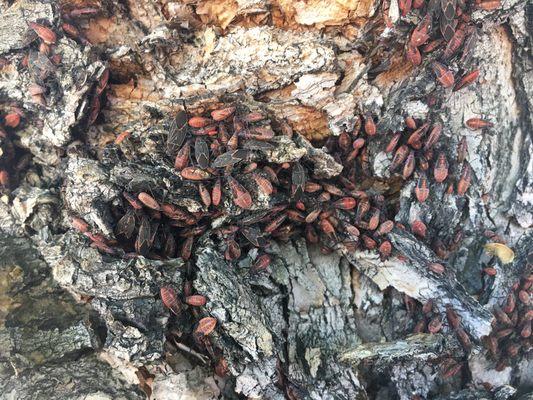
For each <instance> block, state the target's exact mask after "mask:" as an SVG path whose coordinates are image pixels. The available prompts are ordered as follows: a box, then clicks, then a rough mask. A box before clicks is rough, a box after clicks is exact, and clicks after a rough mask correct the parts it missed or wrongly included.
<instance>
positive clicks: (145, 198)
mask: <svg viewBox="0 0 533 400" xmlns="http://www.w3.org/2000/svg"><path fill="white" fill-rule="evenodd" d="M137 198H138V199H139V201H140V202H141V203H143V204H144V205H145V206H146V207H148V208H151V209H152V210H158V211H159V210H161V206H160V205H159V203H158V202H157V201H156V200H155V199H154V198H153V197H152V196H150V195H149V194H148V193H146V192H141V193H139V194H138V195H137Z"/></svg>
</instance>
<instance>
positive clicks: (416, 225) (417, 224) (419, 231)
mask: <svg viewBox="0 0 533 400" xmlns="http://www.w3.org/2000/svg"><path fill="white" fill-rule="evenodd" d="M411 230H412V231H413V233H414V234H415V235H417V236H419V237H421V238H425V237H426V232H427V227H426V224H424V223H423V222H422V221H420V220H415V221H413V222H412V223H411Z"/></svg>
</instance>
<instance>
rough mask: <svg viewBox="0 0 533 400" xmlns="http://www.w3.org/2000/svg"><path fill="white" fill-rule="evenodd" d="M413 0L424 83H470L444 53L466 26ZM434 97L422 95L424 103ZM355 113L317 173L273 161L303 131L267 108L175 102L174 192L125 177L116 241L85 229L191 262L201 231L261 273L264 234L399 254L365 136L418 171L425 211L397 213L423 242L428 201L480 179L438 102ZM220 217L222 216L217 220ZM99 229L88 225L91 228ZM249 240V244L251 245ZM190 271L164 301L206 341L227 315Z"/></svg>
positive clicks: (308, 165) (171, 133) (146, 253)
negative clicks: (394, 117)
mask: <svg viewBox="0 0 533 400" xmlns="http://www.w3.org/2000/svg"><path fill="white" fill-rule="evenodd" d="M409 3H410V2H403V3H402V14H403V15H404V16H407V15H408V14H410V13H411V14H412V13H424V14H422V15H420V17H421V18H420V20H419V24H418V26H417V28H416V34H415V33H413V34H412V36H411V39H410V43H409V48H410V50H411V51H413V53H414V55H412V57H411V59H412V62H413V64H415V65H417V66H418V67H419V69H422V68H426V69H427V70H431V69H433V68H434V69H435V73H436V77H437V81H436V82H435V83H434V82H433V81H432V82H431V84H432V85H433V86H434V87H435V89H434V90H435V91H436V92H435V93H436V94H433V96H434V97H436V96H437V94H438V93H441V92H444V91H445V90H447V92H448V93H450V92H451V90H452V88H454V89H456V90H459V89H461V88H463V87H465V85H467V84H472V83H473V82H474V81H475V79H474V78H473V76H468V75H467V73H466V72H465V71H462V70H461V69H460V68H458V67H457V66H456V65H455V64H453V63H452V61H450V60H456V58H457V57H459V56H460V55H461V54H462V53H461V51H462V50H461V45H463V44H464V43H465V42H466V40H467V38H466V37H464V36H466V34H464V32H463V33H457V32H462V31H456V32H455V33H450V32H449V30H450V29H455V25H454V24H448V25H447V26H445V27H444V28H442V27H441V31H442V34H443V35H442V36H443V37H442V38H441V37H440V36H439V35H440V34H439V33H438V28H439V27H438V24H437V25H436V26H431V25H432V24H433V22H432V21H430V20H431V18H430V17H428V16H427V14H425V13H426V11H427V10H426V8H425V5H421V4H417V6H415V5H414V4H413V5H410V4H409ZM417 10H420V11H417ZM454 13H455V10H454ZM451 18H452V19H453V18H454V17H453V16H452V17H451ZM450 27H451V28H450ZM436 32H437V33H436ZM465 32H466V31H465ZM438 41H441V42H440V43H439V42H438ZM435 43H436V44H435ZM450 43H453V45H451V44H450ZM430 45H431V46H436V47H435V48H434V49H432V52H433V53H432V54H429V53H425V51H424V49H426V50H429V46H430ZM439 45H440V46H441V47H440V48H439V47H438V46H439ZM426 46H428V47H427V48H426ZM442 50H445V51H446V59H442V58H440V54H441V53H442ZM455 71H462V72H460V73H461V75H462V76H466V77H467V78H465V79H461V80H460V81H459V83H458V84H457V85H456V84H455V80H454V74H455ZM461 75H458V76H461ZM474 75H475V74H474ZM107 79H108V78H107ZM103 80H104V81H105V80H106V79H104V78H103ZM100 86H103V87H105V84H102V85H97V88H96V92H95V93H97V94H98V92H99V91H100ZM435 101H437V100H432V99H429V98H428V103H431V105H430V106H429V107H430V108H431V107H434V105H435V103H434V102H435ZM93 106H94V107H92V109H97V108H99V106H98V102H97V101H96V100H95V101H94V104H93ZM437 107H438V103H437ZM437 107H435V108H437ZM91 115H92V116H91V118H90V121H91V122H96V118H98V112H96V111H95V114H94V115H95V116H94V115H93V112H91ZM358 117H359V120H360V127H357V128H356V129H355V130H353V131H345V132H341V134H340V135H339V136H338V137H334V136H330V137H328V138H326V139H324V140H323V141H321V142H320V143H319V144H317V147H323V148H325V149H326V152H327V153H328V155H330V156H331V157H332V159H334V160H335V161H336V162H337V163H338V164H340V165H342V166H343V170H342V172H341V173H340V174H339V176H333V177H328V178H323V177H319V176H317V174H316V171H315V170H314V169H315V167H316V166H315V165H314V163H313V160H312V158H311V157H309V156H308V155H307V154H304V155H302V156H299V157H292V158H287V159H284V160H282V161H274V158H273V157H271V156H269V155H270V154H271V153H272V152H274V151H276V150H278V149H279V143H280V141H281V137H283V138H289V139H290V138H293V137H297V135H298V134H297V133H294V132H290V133H287V130H286V129H285V130H283V129H281V128H279V126H277V123H276V121H273V122H271V121H270V120H269V116H268V115H267V114H266V113H265V112H263V111H258V110H257V109H249V108H248V107H247V106H245V105H243V104H239V103H237V102H231V103H226V104H217V106H216V107H215V108H210V107H209V106H207V107H206V109H202V110H200V111H195V110H193V111H190V110H189V111H187V112H178V113H177V114H174V115H172V119H173V124H172V126H171V127H170V128H169V129H168V132H167V137H166V139H167V140H166V143H164V144H163V143H161V142H157V141H156V142H155V143H156V144H155V145H154V151H156V152H161V153H165V156H164V157H165V159H164V163H162V165H160V166H161V167H162V168H164V169H166V170H171V171H173V174H174V175H173V178H175V181H173V184H174V182H175V189H176V191H175V192H174V193H173V192H172V190H169V187H168V186H164V184H162V183H161V182H150V184H143V185H137V186H136V187H135V186H133V185H132V186H130V187H127V188H125V189H128V190H129V192H130V195H126V194H124V195H123V196H122V198H121V199H118V201H116V202H115V203H114V204H113V206H112V207H113V209H112V214H113V218H114V220H115V221H114V222H115V227H116V229H115V236H116V242H113V240H114V239H115V238H99V237H94V236H92V237H90V238H89V239H90V240H92V242H93V244H94V245H95V246H97V247H98V248H99V249H100V250H101V251H102V252H105V253H109V254H111V253H112V254H114V255H115V256H118V257H121V256H122V257H140V256H143V257H149V258H153V259H157V260H161V259H162V260H164V259H168V258H175V257H181V258H182V259H183V260H184V261H186V263H187V268H189V269H191V270H194V264H195V261H196V260H195V258H196V249H197V247H198V246H199V243H200V242H201V240H202V239H203V237H204V235H209V236H210V238H213V240H214V243H215V245H216V246H218V248H219V249H220V250H221V252H222V254H224V258H225V259H226V260H228V265H230V266H231V268H237V266H239V267H240V265H239V263H240V262H241V261H243V258H247V257H249V258H250V259H251V261H252V262H250V263H248V264H246V263H243V264H242V265H244V269H248V270H247V271H246V272H247V273H249V274H250V275H252V276H253V275H259V274H261V276H262V275H267V274H268V273H269V271H271V270H272V268H274V266H275V265H276V263H275V258H274V256H273V255H272V254H271V253H270V252H271V248H270V247H269V243H270V242H271V241H273V240H276V241H285V240H289V239H292V238H296V237H302V236H303V237H305V238H306V239H307V241H308V242H309V243H312V244H319V246H320V248H321V251H322V252H323V253H328V252H331V251H333V250H335V249H336V248H339V247H342V248H345V249H349V251H355V250H359V249H360V250H370V251H377V252H379V255H380V258H381V259H382V260H383V261H386V260H387V259H388V258H389V257H391V256H392V255H395V254H396V253H395V252H396V250H395V249H394V246H393V243H395V242H394V241H393V240H392V239H389V237H388V235H389V233H391V232H392V230H393V229H395V228H394V226H395V225H394V222H393V221H394V220H395V211H396V210H395V209H394V206H391V204H390V203H389V198H388V194H387V193H385V191H379V190H376V188H375V186H372V185H371V184H366V182H367V181H369V180H372V179H375V177H374V176H373V172H374V171H373V168H374V165H373V162H374V161H375V160H374V159H373V155H374V154H375V151H374V149H373V148H372V146H380V147H381V149H382V150H383V148H384V149H385V150H386V152H387V153H388V155H389V160H390V167H389V171H387V172H388V173H389V174H390V176H391V180H393V179H398V180H399V181H402V183H401V184H400V185H407V184H409V183H415V182H416V186H415V188H414V191H413V193H414V196H416V200H417V201H418V202H419V203H420V207H421V210H422V211H421V215H419V216H417V217H416V219H415V220H414V221H410V222H412V223H407V222H404V223H405V226H407V228H406V229H408V230H409V229H410V230H411V231H412V232H413V233H414V234H415V235H416V236H417V237H418V238H419V240H420V241H423V242H428V241H429V240H431V238H432V237H433V235H434V232H433V231H432V229H433V228H432V226H431V219H430V218H429V216H427V215H424V211H425V210H427V209H429V208H430V207H432V204H433V202H434V200H435V199H438V196H440V193H439V191H440V190H441V188H442V190H445V189H446V188H449V187H450V186H451V187H452V188H453V187H454V185H453V184H454V183H457V193H458V194H459V195H460V196H466V195H467V193H468V190H469V187H470V184H471V182H472V179H475V177H474V176H473V171H472V170H471V169H470V168H469V164H466V163H467V161H466V159H467V155H466V151H464V150H461V155H460V156H459V155H458V156H457V158H460V159H461V164H462V165H464V167H463V168H462V171H464V172H462V173H461V174H460V175H459V174H458V172H457V166H456V165H455V158H454V157H453V154H452V155H451V154H449V153H448V152H447V149H446V147H445V145H443V144H442V143H441V138H442V137H445V138H446V139H445V141H446V140H448V137H449V136H450V135H452V134H453V133H450V132H448V131H447V127H446V126H444V124H442V123H441V122H440V121H442V119H440V118H439V117H438V115H437V112H436V111H435V112H433V111H432V112H431V113H429V114H428V116H427V118H420V117H419V116H411V115H402V116H401V118H402V120H403V121H404V123H402V122H401V121H400V122H399V123H398V126H397V127H395V129H394V131H388V130H386V129H383V128H382V126H383V124H382V123H381V121H380V112H379V111H378V110H362V111H361V115H360V116H358ZM123 140H124V141H123ZM138 142H139V136H138V135H137V134H136V133H134V132H133V133H132V134H131V135H128V136H127V137H126V138H123V137H121V140H119V141H118V142H115V143H114V146H116V148H115V147H114V148H113V151H117V152H118V154H119V156H120V146H121V145H122V144H124V143H127V144H132V146H133V147H135V146H137V145H138ZM383 142H385V143H383ZM285 143H291V142H285ZM385 145H386V147H385ZM386 179H388V178H386ZM362 182H365V184H363V183H362ZM447 193H448V194H451V193H450V191H448V192H447ZM132 198H133V200H132ZM183 199H185V200H186V201H182V200H183ZM192 203H194V206H191V204H192ZM215 220H217V225H215V224H213V221H215ZM218 221H221V222H218ZM95 228H96V227H88V228H87V229H88V232H91V229H95ZM84 229H85V228H84ZM436 247H437V248H439V247H440V246H439V245H436ZM445 250H446V249H444V250H443V251H442V252H441V253H440V254H442V253H445ZM251 251H253V253H252V254H253V255H252V256H249V254H250V252H251ZM255 254H256V255H255ZM444 265H445V263H444V261H443V262H442V263H432V264H430V265H428V270H429V271H430V272H431V273H432V274H433V275H435V276H443V277H444V276H445V275H447V274H448V270H446V269H445V268H444ZM446 265H447V264H446ZM194 279H195V277H194V273H190V274H188V275H187V282H188V288H185V287H183V288H176V289H175V290H176V293H175V297H176V299H179V300H180V305H181V308H180V310H179V311H174V310H175V309H176V307H175V306H171V307H169V306H168V305H167V308H168V309H169V310H171V312H172V313H173V314H179V313H188V314H190V315H192V317H191V318H192V319H193V320H194V321H195V322H196V323H197V328H196V329H195V332H194V334H195V336H197V340H198V341H199V342H200V343H201V346H205V349H206V351H207V352H209V350H208V348H209V346H210V345H209V344H208V342H209V341H210V340H211V338H212V337H216V335H218V334H221V333H223V329H224V323H223V322H222V321H220V322H217V321H216V320H215V319H214V318H213V316H208V312H207V310H206V306H207V308H209V307H210V303H208V302H207V299H206V298H205V297H204V296H203V295H202V294H198V293H195V292H194ZM210 297H212V296H210ZM522 297H524V296H522ZM161 299H162V301H163V302H165V301H166V304H170V303H169V298H168V297H165V299H166V300H163V293H162V295H161ZM172 304H173V303H172ZM172 318H174V317H172ZM206 318H211V319H207V320H206ZM443 323H444V319H443V318H440V317H439V316H438V315H436V313H435V315H430V316H428V317H427V318H426V320H424V321H422V322H420V326H419V327H418V330H420V331H429V332H431V333H436V332H439V331H440V330H441V328H442V324H443ZM457 332H458V333H457V335H458V337H460V338H461V339H460V340H462V343H464V345H465V347H467V346H468V337H466V338H465V335H464V334H463V331H461V330H459V328H457ZM211 345H212V344H211ZM217 360H220V358H219V357H217Z"/></svg>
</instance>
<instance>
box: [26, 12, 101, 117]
mask: <svg viewBox="0 0 533 400" xmlns="http://www.w3.org/2000/svg"><path fill="white" fill-rule="evenodd" d="M99 13H100V10H98V9H95V8H80V9H73V10H70V11H66V10H63V13H62V17H63V20H64V22H63V23H62V25H61V28H62V31H63V33H64V34H65V35H66V36H68V37H70V38H71V39H74V40H76V41H78V42H79V43H81V44H83V45H87V44H90V43H89V42H88V41H87V39H85V38H84V37H83V36H82V35H81V33H80V30H79V28H78V27H77V26H76V21H77V20H79V19H82V18H91V17H94V16H96V15H97V14H99ZM28 33H29V36H30V38H32V37H33V38H35V39H38V41H37V42H35V40H32V42H35V43H36V48H35V47H34V48H31V49H30V51H29V53H28V54H27V55H26V56H25V57H24V58H23V60H22V66H23V67H27V68H28V70H29V72H30V75H31V77H32V80H33V82H32V83H31V84H30V85H29V86H28V93H29V95H30V96H31V98H32V100H33V102H34V103H35V104H37V105H39V106H42V107H46V106H47V104H48V101H47V98H48V97H50V96H52V95H53V93H55V92H57V82H56V81H55V73H56V70H57V68H58V67H59V66H60V64H61V54H60V53H56V52H55V46H56V42H57V38H58V36H57V34H56V32H55V31H54V30H53V29H52V28H50V27H48V26H46V25H44V24H40V23H37V22H29V23H28ZM108 79H109V70H108V69H105V70H104V71H103V73H102V74H101V75H100V77H99V79H98V82H96V83H95V85H94V86H95V87H94V91H93V94H92V95H91V98H90V102H89V104H88V106H89V113H88V119H87V123H88V124H89V125H91V124H93V123H94V122H95V121H96V119H97V118H98V115H99V113H100V109H101V101H102V94H103V92H104V90H105V88H106V86H107V83H108Z"/></svg>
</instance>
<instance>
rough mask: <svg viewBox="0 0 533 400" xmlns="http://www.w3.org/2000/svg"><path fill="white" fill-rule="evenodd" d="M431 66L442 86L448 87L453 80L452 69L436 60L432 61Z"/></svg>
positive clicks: (451, 84)
mask: <svg viewBox="0 0 533 400" xmlns="http://www.w3.org/2000/svg"><path fill="white" fill-rule="evenodd" d="M432 67H433V72H435V75H436V76H437V80H438V81H439V82H440V84H441V85H442V86H443V87H445V88H449V87H452V86H453V84H454V81H455V80H454V77H453V73H452V71H450V70H449V69H448V68H446V67H445V66H444V65H443V64H441V63H439V62H437V61H435V62H433V64H432Z"/></svg>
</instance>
